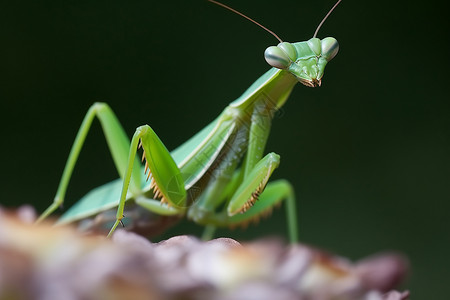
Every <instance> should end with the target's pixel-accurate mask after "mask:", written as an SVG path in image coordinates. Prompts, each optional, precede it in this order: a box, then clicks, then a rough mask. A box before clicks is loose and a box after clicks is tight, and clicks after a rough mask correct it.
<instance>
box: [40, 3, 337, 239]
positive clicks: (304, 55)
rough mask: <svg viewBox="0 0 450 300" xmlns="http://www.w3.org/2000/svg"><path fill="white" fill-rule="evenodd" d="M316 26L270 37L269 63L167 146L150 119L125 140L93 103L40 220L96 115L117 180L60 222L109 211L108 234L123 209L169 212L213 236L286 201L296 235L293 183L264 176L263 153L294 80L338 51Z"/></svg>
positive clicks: (266, 161) (273, 164) (314, 74)
mask: <svg viewBox="0 0 450 300" xmlns="http://www.w3.org/2000/svg"><path fill="white" fill-rule="evenodd" d="M210 1H211V0H210ZM211 2H214V3H216V4H219V3H217V2H215V1H211ZM339 2H340V1H338V3H339ZM338 3H336V5H337V4H338ZM219 5H221V6H224V7H226V6H225V5H223V4H219ZM336 5H335V6H336ZM335 6H334V7H335ZM334 7H333V9H334ZM226 8H228V7H226ZM228 9H230V8H228ZM333 9H332V10H333ZM231 10H232V9H231ZM332 10H330V12H331V11H332ZM233 11H234V10H233ZM239 14H240V13H239ZM328 15H329V14H328ZM328 15H327V16H326V17H328ZM326 17H325V18H324V20H325V19H326ZM324 20H323V21H324ZM323 21H322V23H323ZM253 22H254V21H253ZM255 23H256V22H255ZM322 23H321V24H322ZM321 24H320V25H319V27H318V28H317V30H316V33H315V34H314V37H313V38H311V39H309V40H308V41H305V42H297V43H288V42H283V41H281V39H279V38H278V37H277V36H276V35H275V37H277V38H278V39H279V40H280V43H279V44H278V45H277V46H271V47H269V48H267V50H266V51H265V59H266V61H267V62H268V63H269V65H270V66H272V68H271V69H270V70H269V71H267V72H266V73H265V74H263V75H262V76H261V77H260V78H259V79H257V80H256V81H255V82H254V83H253V84H252V85H251V86H250V87H249V88H248V89H247V90H246V91H245V92H244V93H243V94H242V95H241V96H240V97H239V98H237V99H236V100H235V101H233V102H231V103H230V104H229V105H228V106H227V107H226V108H225V109H224V111H223V112H222V113H221V114H220V115H219V116H218V117H217V118H216V119H215V120H214V121H212V122H211V123H210V124H209V125H208V126H206V127H205V128H203V129H202V130H201V131H200V132H198V133H197V134H196V135H194V136H193V137H191V138H190V139H189V140H187V141H186V142H185V143H184V144H182V145H181V146H179V147H178V148H176V149H175V150H173V151H171V152H169V151H168V150H167V148H166V147H165V146H164V144H163V143H162V142H161V140H160V139H159V137H158V136H157V135H156V133H155V132H154V131H153V129H152V128H151V127H150V126H148V125H144V126H140V127H138V128H137V129H136V131H135V133H134V135H133V137H132V139H131V142H130V140H129V139H128V137H127V135H126V134H125V132H124V130H123V128H122V126H121V125H120V123H119V121H118V119H117V117H116V116H115V114H114V112H113V111H112V109H111V108H110V107H109V106H108V105H107V104H105V103H95V104H94V105H92V107H91V108H90V109H89V111H88V112H87V114H86V116H85V118H84V120H83V122H82V125H81V127H80V129H79V131H78V134H77V136H76V138H75V141H74V144H73V146H72V149H71V152H70V154H69V158H68V160H67V163H66V166H65V168H64V172H63V176H62V178H61V181H60V184H59V187H58V190H57V193H56V196H55V199H54V201H53V203H52V204H51V205H50V206H49V207H48V208H47V210H45V211H44V213H43V214H42V215H41V216H40V218H39V221H41V220H43V219H45V218H46V217H47V216H49V215H50V214H51V213H52V212H54V211H55V210H56V209H57V208H58V207H59V206H61V205H62V204H63V202H64V197H65V194H66V189H67V186H68V184H69V180H70V177H71V175H72V171H73V169H74V166H75V163H76V161H77V158H78V155H79V153H80V151H81V148H82V146H83V143H84V140H85V138H86V135H87V133H88V131H89V128H90V126H91V123H92V121H93V119H94V118H98V119H99V121H100V123H101V125H102V128H103V132H104V134H105V137H106V140H107V143H108V146H109V149H110V151H111V154H112V157H113V160H114V164H115V166H116V168H117V171H118V173H119V176H120V179H117V180H115V181H112V182H110V183H107V184H105V185H103V186H100V187H98V188H96V189H94V190H92V191H91V192H89V193H88V194H87V195H86V196H84V197H83V198H82V199H81V200H79V201H78V202H77V203H76V204H75V205H74V206H72V207H71V208H70V209H69V210H68V211H67V212H66V213H65V214H64V215H63V216H62V217H61V219H60V220H59V223H70V222H76V221H80V220H83V219H86V218H89V217H92V216H95V215H102V214H103V212H105V211H110V210H111V209H114V210H116V214H115V216H114V217H113V218H112V219H113V220H114V224H113V225H112V228H111V230H110V231H109V234H108V235H111V234H112V233H113V232H114V230H115V229H116V227H117V226H118V225H119V224H120V223H122V220H124V221H126V219H127V218H126V215H125V219H124V211H131V209H130V210H128V209H129V208H133V209H135V208H136V207H137V208H138V209H139V210H142V209H143V210H144V211H150V212H152V213H154V214H157V215H162V216H167V217H174V218H178V217H181V216H187V218H189V219H191V220H192V221H194V222H196V223H198V224H202V225H205V226H207V228H208V231H207V232H208V233H209V235H211V234H212V232H213V229H214V228H215V227H222V226H228V227H233V226H237V225H242V224H246V223H248V222H250V221H252V220H254V219H257V218H259V217H260V216H261V215H264V214H267V213H268V212H270V211H271V210H272V208H273V207H274V206H275V205H276V204H279V203H280V202H281V201H283V200H285V202H286V211H287V223H288V230H289V237H290V240H291V241H292V242H295V241H297V236H298V233H297V220H296V209H295V196H294V191H293V188H292V186H291V184H290V183H289V182H288V181H286V180H277V181H274V182H269V178H270V176H271V174H272V173H273V171H274V170H275V169H276V168H277V167H278V165H279V163H280V156H279V155H278V154H276V153H269V154H266V155H264V149H265V145H266V141H267V138H268V135H269V132H270V127H271V122H272V118H273V115H274V113H275V112H276V111H277V110H279V109H280V108H281V107H282V106H283V104H284V103H285V102H286V100H287V99H288V97H289V95H290V93H291V91H292V89H293V88H294V86H295V85H296V84H297V83H298V82H301V83H302V84H304V85H306V86H310V87H317V86H320V85H321V82H322V77H323V75H324V69H325V66H326V64H327V63H328V62H329V61H330V60H331V59H333V57H334V56H335V55H336V54H337V52H338V48H339V45H338V42H337V41H336V39H334V38H332V37H327V38H324V39H322V40H320V39H318V38H316V37H315V36H316V34H317V31H318V29H319V28H320V26H321ZM258 25H259V24H258ZM260 26H261V25H260ZM261 27H262V26H261ZM139 148H142V149H143V154H142V161H143V162H145V165H144V166H143V167H142V166H141V164H140V162H139V160H138V159H137V158H136V153H137V151H138V149H139ZM143 175H144V176H143ZM116 207H117V209H115V208H116Z"/></svg>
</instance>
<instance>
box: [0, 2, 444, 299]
mask: <svg viewBox="0 0 450 300" xmlns="http://www.w3.org/2000/svg"><path fill="white" fill-rule="evenodd" d="M226 3H227V4H229V5H231V6H233V7H234V8H236V9H238V10H241V11H242V12H244V13H246V14H248V15H249V16H251V17H254V18H255V19H257V20H258V21H260V22H261V23H263V24H264V25H266V26H267V27H269V28H271V29H272V30H274V31H275V32H277V33H278V34H279V35H280V36H281V37H282V38H284V39H285V40H287V41H292V42H294V41H300V40H305V39H308V38H310V37H311V36H312V34H313V32H314V30H315V28H316V26H317V24H318V23H319V21H320V20H321V18H322V17H323V16H324V15H325V14H326V12H327V11H328V9H329V8H330V7H331V6H332V5H333V4H334V3H333V1H328V0H327V1H298V0H296V1H293V0H277V1H274V0H270V1H269V0H267V1H246V2H245V3H243V2H242V1H231V0H230V1H226ZM448 28H449V27H448V11H446V10H445V9H444V8H443V7H441V5H440V3H438V2H436V1H425V2H423V1H421V2H419V1H418V2H406V1H384V0H383V1H370V2H366V1H344V2H343V3H342V4H341V6H340V7H338V9H337V10H336V11H335V13H334V14H333V15H332V16H331V17H330V19H329V20H328V21H327V22H326V23H325V25H324V27H323V28H322V30H321V32H320V33H319V37H322V38H323V37H325V36H334V37H335V38H337V39H338V40H339V43H340V46H341V50H340V53H339V54H338V56H337V57H336V58H335V59H334V60H333V61H332V63H330V64H329V66H328V68H327V70H326V74H325V77H324V80H323V86H322V87H321V88H317V89H311V88H306V87H303V86H300V85H299V86H298V87H296V89H295V90H294V93H293V95H292V96H291V98H290V100H289V101H288V102H287V104H286V106H285V107H284V110H283V112H282V114H281V116H279V117H278V118H277V119H276V120H275V121H274V125H273V129H272V133H271V136H270V140H269V143H268V147H267V148H268V150H270V151H275V152H277V153H279V154H280V155H281V156H282V163H281V166H280V168H279V169H278V170H277V171H276V172H275V174H274V177H276V178H281V177H284V178H288V179H289V180H290V181H291V182H292V183H293V185H294V186H295V188H296V191H297V195H298V214H299V224H300V234H301V240H302V241H303V242H305V243H309V244H314V245H317V246H319V247H322V248H325V249H328V250H330V251H334V252H337V253H339V254H341V255H345V256H349V257H351V258H352V259H358V258H361V257H363V256H366V255H368V254H371V253H374V252H377V251H381V250H385V249H394V250H399V251H402V252H404V253H406V254H407V255H408V256H409V258H410V259H411V262H412V267H413V269H412V274H411V276H410V278H409V281H408V283H407V284H406V288H409V289H411V290H412V293H413V295H414V298H415V299H448V298H447V297H448V295H444V294H443V291H444V290H443V288H442V285H443V284H444V283H445V282H447V281H448V279H449V278H450V270H449V269H450V268H449V264H448V257H447V254H448V253H449V251H450V243H449V232H448V229H449V227H448V222H447V219H448V211H449V208H450V205H449V200H450V199H449V198H450V139H449V136H450V104H449V99H448V92H447V89H448V85H449V83H448V79H449V76H448V67H449V55H448V53H449V50H450V49H449V46H448V37H449V31H448ZM0 38H1V47H0V59H1V72H0V97H1V104H0V105H1V116H2V117H1V126H0V128H1V137H2V145H1V151H2V152H1V153H2V155H1V166H2V172H1V173H0V176H1V181H0V182H1V189H0V193H1V194H0V202H1V204H2V205H6V206H17V205H20V204H24V203H31V204H33V205H34V206H35V207H36V208H37V209H39V210H42V209H44V207H46V205H47V204H48V203H49V202H50V201H51V199H52V197H53V196H54V192H55V191H56V187H57V184H58V180H59V177H60V174H61V172H62V169H63V166H64V163H65V160H66V158H67V155H68V152H69V149H70V146H71V144H72V141H73V139H74V136H75V133H76V131H77V129H78V127H79V125H80V123H81V120H82V118H83V117H84V114H85V113H86V111H87V109H88V108H89V106H90V105H91V104H92V103H93V102H94V101H106V102H108V103H109V104H110V105H111V106H112V107H113V109H114V110H115V111H116V113H117V115H118V116H119V118H120V119H121V121H122V124H123V125H124V127H125V129H126V130H127V132H128V133H129V134H130V135H131V134H132V133H133V131H134V129H135V128H136V127H137V126H138V125H142V124H145V123H148V124H150V125H151V126H152V127H153V128H154V129H155V131H156V132H157V133H158V134H159V136H160V137H161V139H162V140H163V141H164V142H165V143H166V145H167V147H168V148H169V149H173V148H174V147H176V146H177V145H179V144H180V143H182V142H183V141H184V140H185V139H187V138H188V137H189V136H191V135H192V134H194V133H195V132H196V131H198V130H199V129H200V128H202V127H203V126H205V125H206V124H207V123H208V122H209V121H211V120H212V119H213V118H214V117H215V116H216V115H217V114H218V113H219V112H220V111H221V110H222V109H223V107H224V106H225V105H226V104H227V103H228V102H230V101H231V100H233V99H234V98H236V97H237V96H239V95H240V93H242V92H243V91H244V90H245V89H246V88H247V87H248V86H249V85H250V84H251V83H252V82H253V81H254V80H255V79H256V78H257V77H258V76H260V75H261V74H262V73H263V72H264V71H266V70H267V68H268V66H267V65H266V63H265V61H264V59H263V52H264V49H265V48H266V47H267V46H269V45H274V44H276V43H277V41H276V40H275V39H274V38H273V37H271V36H270V35H269V34H267V33H266V32H264V31H262V30H261V29H259V28H258V27H256V26H255V25H253V24H251V23H250V22H248V21H246V20H244V19H242V18H240V17H238V16H236V15H233V14H231V13H230V12H228V11H225V10H224V9H222V8H219V7H217V6H214V5H212V4H210V3H207V2H206V1H201V0H198V1H177V0H175V1H170V2H169V1H150V0H146V1H95V3H92V1H64V2H62V1H39V2H37V1H15V2H12V1H8V2H5V1H4V2H2V4H1V5H0ZM116 177H117V175H116V173H115V168H114V166H113V164H112V161H111V158H110V155H109V152H108V150H107V146H106V144H105V142H104V138H103V136H102V133H101V130H100V129H99V126H98V125H97V124H95V126H94V127H93V129H92V132H91V133H90V135H89V137H88V140H87V145H86V146H85V148H84V149H83V152H82V154H81V157H80V159H79V163H78V165H77V168H76V170H75V172H74V176H73V180H72V182H71V185H70V187H69V190H68V196H67V202H68V203H67V205H70V203H73V202H74V201H76V199H77V198H79V197H81V196H82V195H83V194H84V193H86V192H87V191H88V190H89V189H91V188H93V187H95V186H98V185H100V184H102V183H104V182H107V181H108V180H111V179H114V178H116ZM284 218H285V216H284V211H283V210H278V211H276V212H275V214H274V216H273V217H272V218H270V219H268V220H265V221H263V222H261V223H260V225H259V226H253V227H252V228H250V229H249V230H248V231H245V232H244V231H239V230H237V231H235V232H233V233H232V236H233V237H242V238H252V237H253V238H254V237H261V236H265V235H281V236H284V235H285V232H286V231H285V222H284ZM186 230H187V229H186V227H184V226H181V227H178V228H176V229H174V230H173V231H171V232H170V234H175V233H186ZM194 230H197V231H198V228H194ZM220 234H221V235H223V234H229V233H228V232H225V231H221V232H220Z"/></svg>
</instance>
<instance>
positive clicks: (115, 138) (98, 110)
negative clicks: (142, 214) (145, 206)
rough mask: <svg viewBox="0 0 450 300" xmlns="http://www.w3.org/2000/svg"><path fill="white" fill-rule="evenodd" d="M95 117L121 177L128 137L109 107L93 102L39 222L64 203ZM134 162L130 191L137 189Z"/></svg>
mask: <svg viewBox="0 0 450 300" xmlns="http://www.w3.org/2000/svg"><path fill="white" fill-rule="evenodd" d="M95 117H97V118H98V119H99V121H100V123H101V125H102V128H103V132H104V134H105V137H106V141H107V143H108V146H109V149H110V151H111V154H112V157H113V160H114V164H115V166H116V168H117V171H118V173H119V175H120V177H121V178H123V174H124V173H125V168H126V163H127V157H128V149H129V147H130V141H129V138H128V137H127V135H126V133H125V131H124V129H123V128H122V126H121V125H120V123H119V120H118V119H117V117H116V116H115V114H114V112H113V111H112V110H111V108H110V107H109V106H108V105H107V104H105V103H95V104H93V105H92V106H91V107H90V109H89V110H88V112H87V114H86V116H85V118H84V120H83V123H82V124H81V127H80V129H79V131H78V134H77V136H76V138H75V141H74V143H73V146H72V149H71V150H70V154H69V158H68V159H67V162H66V166H65V167H64V171H63V175H62V177H61V181H60V183H59V186H58V190H57V192H56V195H55V198H54V200H53V203H52V204H51V205H50V206H49V207H48V208H47V209H46V210H45V211H44V212H43V213H42V215H41V216H40V217H39V219H38V221H37V222H40V221H42V220H43V219H45V218H46V217H48V216H49V215H50V214H51V213H53V212H54V211H55V210H56V209H57V208H58V207H60V206H62V204H63V203H64V197H65V194H66V190H67V186H68V184H69V181H70V177H71V176H72V172H73V169H74V167H75V163H76V161H77V159H78V155H79V154H80V151H81V148H82V147H83V144H84V141H85V139H86V136H87V134H88V132H89V129H90V127H91V124H92V121H93V120H94V118H95ZM134 164H135V166H136V168H135V171H134V172H133V181H132V191H139V190H140V173H139V168H138V167H137V166H139V162H138V161H137V160H135V161H134Z"/></svg>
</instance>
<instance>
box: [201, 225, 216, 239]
mask: <svg viewBox="0 0 450 300" xmlns="http://www.w3.org/2000/svg"><path fill="white" fill-rule="evenodd" d="M216 228H217V227H216V226H214V225H206V226H205V229H204V230H203V234H202V240H203V241H209V240H212V239H213V237H214V233H215V232H216Z"/></svg>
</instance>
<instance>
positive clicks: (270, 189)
mask: <svg viewBox="0 0 450 300" xmlns="http://www.w3.org/2000/svg"><path fill="white" fill-rule="evenodd" d="M283 200H285V201H286V216H287V226H288V232H289V240H290V242H291V243H296V242H298V229H297V228H298V227H297V214H296V208H295V194H294V189H293V188H292V185H291V184H290V183H289V182H288V181H287V180H284V179H280V180H276V181H273V182H270V183H269V184H267V186H266V188H265V189H264V192H263V193H262V194H261V195H260V196H259V200H258V201H257V202H256V203H255V204H254V205H253V207H252V208H250V209H249V210H247V211H246V212H245V213H242V214H237V215H234V216H232V217H231V218H230V219H229V220H228V225H229V226H231V227H234V226H239V225H246V224H248V223H249V222H252V221H253V222H257V221H258V220H259V219H260V218H261V217H264V216H266V215H268V214H270V213H271V212H272V210H273V207H274V206H276V205H278V204H281V202H282V201H283Z"/></svg>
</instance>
